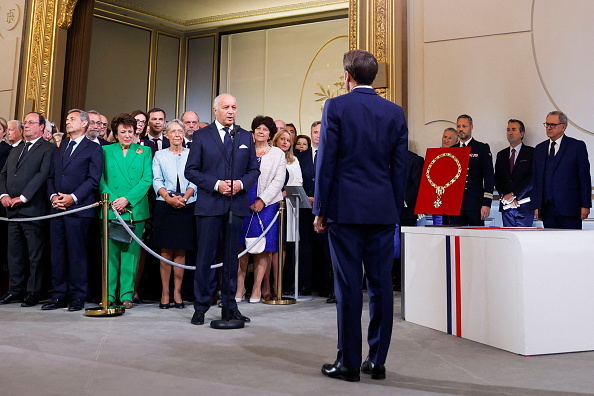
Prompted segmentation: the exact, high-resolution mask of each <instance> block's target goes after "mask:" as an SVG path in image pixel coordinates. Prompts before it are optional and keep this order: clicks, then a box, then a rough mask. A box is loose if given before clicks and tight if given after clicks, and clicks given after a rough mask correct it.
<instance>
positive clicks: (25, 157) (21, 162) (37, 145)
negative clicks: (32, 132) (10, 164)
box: [17, 139, 44, 169]
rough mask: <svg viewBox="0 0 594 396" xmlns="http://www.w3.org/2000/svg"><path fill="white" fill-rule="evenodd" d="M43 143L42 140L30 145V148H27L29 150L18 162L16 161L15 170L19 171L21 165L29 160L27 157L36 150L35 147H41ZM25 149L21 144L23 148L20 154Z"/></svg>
mask: <svg viewBox="0 0 594 396" xmlns="http://www.w3.org/2000/svg"><path fill="white" fill-rule="evenodd" d="M42 141H44V140H43V139H39V140H37V142H35V144H34V145H32V146H31V147H29V150H28V151H27V152H26V153H25V154H23V158H21V159H20V161H19V160H18V159H17V169H19V168H20V167H21V165H23V164H24V163H25V161H26V160H27V158H29V156H30V155H31V153H32V152H33V151H35V150H37V147H39V146H40V145H41V142H42ZM20 146H21V145H20V144H19V145H18V146H17V147H20ZM24 148H25V144H23V147H22V148H21V152H22V150H23V149H24Z"/></svg>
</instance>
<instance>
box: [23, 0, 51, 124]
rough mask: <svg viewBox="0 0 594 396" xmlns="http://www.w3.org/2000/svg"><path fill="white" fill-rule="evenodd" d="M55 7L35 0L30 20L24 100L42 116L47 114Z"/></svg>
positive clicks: (48, 2) (49, 2)
mask: <svg viewBox="0 0 594 396" xmlns="http://www.w3.org/2000/svg"><path fill="white" fill-rule="evenodd" d="M55 6H56V2H55V1H54V0H47V1H41V0H37V1H35V5H34V7H33V13H32V18H31V21H32V29H31V32H32V34H31V37H30V42H29V45H30V50H29V57H30V62H29V63H28V65H29V68H28V73H27V97H26V100H32V101H33V108H34V111H38V112H40V113H43V114H47V113H46V112H47V100H48V93H49V77H50V74H51V69H50V67H51V58H50V56H51V51H52V45H51V43H52V41H53V40H52V39H53V36H52V30H53V26H54V19H55Z"/></svg>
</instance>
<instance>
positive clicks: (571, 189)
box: [532, 111, 592, 229]
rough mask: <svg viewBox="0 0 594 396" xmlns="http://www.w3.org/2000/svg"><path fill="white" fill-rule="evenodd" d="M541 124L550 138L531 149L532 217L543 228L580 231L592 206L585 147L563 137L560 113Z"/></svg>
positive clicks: (562, 121)
mask: <svg viewBox="0 0 594 396" xmlns="http://www.w3.org/2000/svg"><path fill="white" fill-rule="evenodd" d="M544 125H545V128H546V132H547V136H548V137H549V139H548V140H545V141H544V142H542V143H540V144H538V145H537V146H536V148H535V149H534V162H533V182H532V184H533V187H532V190H533V194H532V196H533V198H534V199H533V200H534V208H535V209H534V214H535V216H536V217H537V218H541V219H542V222H543V224H544V226H545V228H568V229H581V228H582V220H584V219H586V218H587V217H588V215H589V214H590V208H591V207H592V195H591V194H592V183H591V180H590V162H589V161H588V150H587V149H586V144H585V143H584V142H583V141H581V140H577V139H574V138H572V137H569V136H566V135H565V129H566V128H567V116H566V115H565V114H564V113H563V112H561V111H551V112H550V113H549V114H548V115H547V120H546V122H545V123H544Z"/></svg>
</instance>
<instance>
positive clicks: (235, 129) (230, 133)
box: [229, 125, 241, 137]
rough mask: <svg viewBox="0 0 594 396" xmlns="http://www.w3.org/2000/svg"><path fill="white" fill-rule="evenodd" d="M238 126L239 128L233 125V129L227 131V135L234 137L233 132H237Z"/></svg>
mask: <svg viewBox="0 0 594 396" xmlns="http://www.w3.org/2000/svg"><path fill="white" fill-rule="evenodd" d="M239 128H241V127H240V126H239V125H235V126H234V127H233V129H231V130H230V131H229V135H231V137H235V134H236V133H237V132H239Z"/></svg>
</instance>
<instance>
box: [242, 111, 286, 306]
mask: <svg viewBox="0 0 594 396" xmlns="http://www.w3.org/2000/svg"><path fill="white" fill-rule="evenodd" d="M252 133H253V134H254V142H255V147H256V156H257V158H258V164H259V166H260V176H259V177H258V182H257V183H256V184H255V185H254V186H253V187H252V188H251V189H250V190H249V192H248V194H249V197H250V209H251V210H252V215H251V216H247V217H246V218H245V219H244V221H243V232H242V235H243V237H244V238H245V237H257V236H259V235H260V234H262V227H263V228H264V229H266V227H268V225H269V224H270V222H271V221H272V220H273V218H274V216H275V214H276V212H277V211H278V202H279V201H281V200H282V199H283V195H282V188H283V186H284V184H285V175H286V160H285V153H284V152H283V151H282V150H281V149H279V148H278V147H272V146H270V144H269V141H270V138H271V137H272V136H274V134H275V133H276V125H275V124H274V120H273V119H272V118H270V117H264V116H257V117H256V118H254V120H253V121H252ZM260 220H261V221H262V225H261V224H260ZM277 251H278V222H275V224H274V225H273V226H272V228H271V229H270V230H269V231H268V233H267V234H266V248H265V249H264V251H263V252H262V253H259V254H255V255H254V286H253V289H252V293H251V295H250V300H249V301H250V302H251V303H256V302H260V299H261V298H262V297H264V299H270V297H271V293H270V282H269V281H266V282H263V280H264V275H265V273H266V271H267V269H269V268H270V266H271V263H272V252H277ZM247 265H248V255H247V254H246V255H244V256H243V257H242V258H241V259H240V261H239V269H238V273H237V294H236V295H235V300H236V301H241V300H242V299H243V298H244V295H245V283H244V281H245V274H246V272H247Z"/></svg>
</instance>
